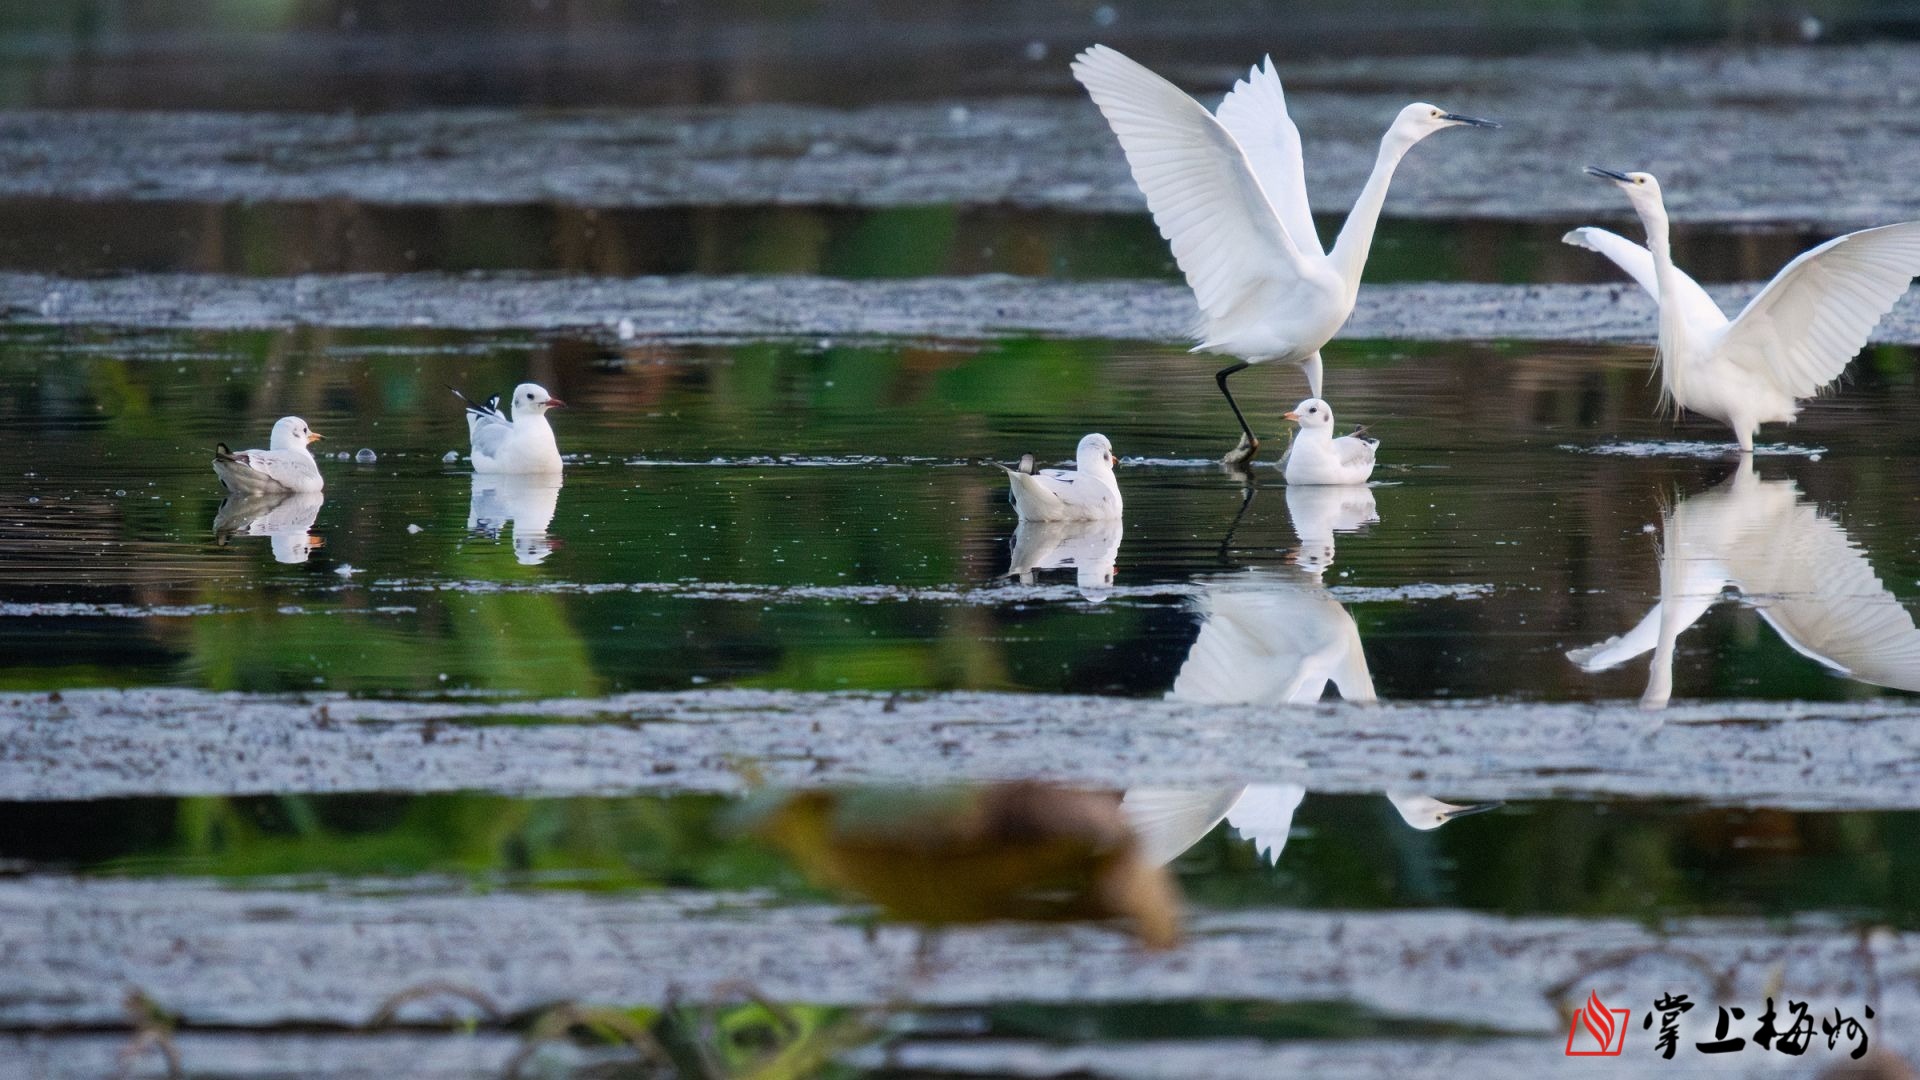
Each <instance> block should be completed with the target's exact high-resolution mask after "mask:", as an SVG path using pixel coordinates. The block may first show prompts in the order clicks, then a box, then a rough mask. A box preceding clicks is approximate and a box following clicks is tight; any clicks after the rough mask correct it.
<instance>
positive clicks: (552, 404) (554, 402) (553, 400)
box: [547, 397, 567, 409]
mask: <svg viewBox="0 0 1920 1080" xmlns="http://www.w3.org/2000/svg"><path fill="white" fill-rule="evenodd" d="M566 407H567V403H566V402H564V401H561V400H560V399H559V398H557V397H550V398H548V399H547V408H549V409H564V408H566Z"/></svg>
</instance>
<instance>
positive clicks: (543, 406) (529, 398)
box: [513, 382, 567, 417]
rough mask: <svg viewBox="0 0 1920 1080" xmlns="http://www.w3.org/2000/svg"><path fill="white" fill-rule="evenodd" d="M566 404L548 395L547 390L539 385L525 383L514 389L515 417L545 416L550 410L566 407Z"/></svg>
mask: <svg viewBox="0 0 1920 1080" xmlns="http://www.w3.org/2000/svg"><path fill="white" fill-rule="evenodd" d="M566 404H567V403H566V402H564V401H561V400H560V399H559V398H557V397H554V396H553V395H552V394H549V393H547V388H546V387H544V386H541V385H540V384H539V383H530V382H523V383H521V384H520V385H519V386H516V387H514V388H513V415H514V416H516V417H517V416H521V415H523V414H524V415H526V416H544V415H546V412H547V410H548V409H560V408H565V407H566Z"/></svg>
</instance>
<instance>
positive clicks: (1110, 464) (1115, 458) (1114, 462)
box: [1107, 450, 1120, 469]
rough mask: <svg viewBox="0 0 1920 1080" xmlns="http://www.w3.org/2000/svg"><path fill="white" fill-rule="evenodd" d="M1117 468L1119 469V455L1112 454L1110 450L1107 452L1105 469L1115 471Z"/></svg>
mask: <svg viewBox="0 0 1920 1080" xmlns="http://www.w3.org/2000/svg"><path fill="white" fill-rule="evenodd" d="M1119 467H1120V455H1119V454H1116V453H1114V452H1113V451H1111V450H1109V451H1107V468H1109V469H1117V468H1119Z"/></svg>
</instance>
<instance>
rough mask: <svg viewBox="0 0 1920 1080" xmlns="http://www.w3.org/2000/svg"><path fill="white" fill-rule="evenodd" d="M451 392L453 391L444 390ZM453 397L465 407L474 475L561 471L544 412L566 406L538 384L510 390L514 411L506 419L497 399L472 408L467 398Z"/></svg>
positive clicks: (550, 428) (556, 447)
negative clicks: (510, 417)
mask: <svg viewBox="0 0 1920 1080" xmlns="http://www.w3.org/2000/svg"><path fill="white" fill-rule="evenodd" d="M447 389H449V390H453V387H451V386H449V387H447ZM453 396H454V397H457V398H459V399H460V400H461V401H465V402H466V403H467V435H468V437H469V438H471V439H472V440H473V471H474V472H476V473H557V472H559V471H560V470H561V468H562V464H561V461H560V446H559V444H558V443H556V442H554V439H553V427H552V425H550V424H548V423H547V410H548V409H558V408H561V407H563V406H565V405H566V402H564V401H561V400H560V399H559V398H557V397H554V396H553V395H552V394H549V393H547V390H546V387H543V386H541V385H539V384H538V383H521V384H520V385H519V386H516V387H514V388H513V403H512V404H511V405H509V406H508V408H510V409H511V410H512V411H513V417H512V419H508V418H507V416H506V415H505V414H503V413H502V412H501V411H500V398H499V396H498V395H495V396H494V397H491V398H488V399H487V401H486V404H484V405H475V404H474V403H473V402H472V401H470V400H468V398H467V395H465V394H463V393H461V392H460V391H458V390H453Z"/></svg>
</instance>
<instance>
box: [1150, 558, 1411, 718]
mask: <svg viewBox="0 0 1920 1080" xmlns="http://www.w3.org/2000/svg"><path fill="white" fill-rule="evenodd" d="M1202 584H1203V585H1204V587H1205V592H1203V593H1202V594H1201V595H1200V596H1199V598H1197V599H1196V600H1195V601H1194V610H1195V611H1197V612H1198V613H1199V615H1200V634H1199V636H1198V637H1196V638H1194V641H1193V648H1191V649H1189V650H1188V651H1187V659H1186V662H1185V663H1184V664H1182V665H1181V666H1180V673H1179V674H1178V675H1176V676H1175V677H1174V680H1173V689H1172V690H1170V691H1168V693H1167V697H1168V699H1169V700H1173V701H1191V702H1198V703H1200V704H1205V705H1311V704H1313V703H1315V702H1317V701H1319V700H1320V698H1321V696H1322V695H1323V694H1325V693H1326V690H1327V685H1328V684H1329V683H1331V684H1333V685H1334V686H1336V687H1338V688H1339V690H1340V696H1341V697H1342V698H1343V699H1345V700H1347V701H1360V702H1371V701H1373V700H1374V693H1373V676H1372V674H1371V673H1370V672H1369V671H1368V669H1367V654H1366V652H1365V651H1363V650H1362V649H1361V647H1360V629H1359V627H1357V626H1355V625H1354V621H1353V616H1352V615H1349V614H1348V613H1347V609H1346V608H1344V607H1342V606H1341V605H1340V602H1339V601H1338V600H1335V599H1334V598H1333V596H1332V594H1330V593H1328V592H1327V590H1326V589H1325V588H1323V587H1322V586H1321V585H1320V583H1319V582H1318V581H1317V580H1315V579H1313V578H1311V577H1308V576H1306V575H1303V574H1297V573H1293V572H1291V571H1289V572H1286V573H1284V574H1280V573H1266V572H1253V573H1247V574H1234V575H1229V576H1225V577H1217V578H1211V579H1207V580H1206V581H1204V582H1203V583H1202Z"/></svg>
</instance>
